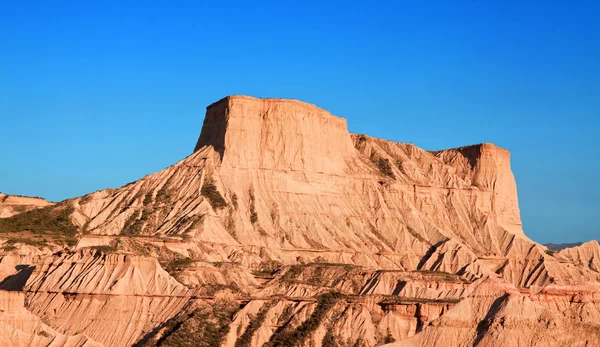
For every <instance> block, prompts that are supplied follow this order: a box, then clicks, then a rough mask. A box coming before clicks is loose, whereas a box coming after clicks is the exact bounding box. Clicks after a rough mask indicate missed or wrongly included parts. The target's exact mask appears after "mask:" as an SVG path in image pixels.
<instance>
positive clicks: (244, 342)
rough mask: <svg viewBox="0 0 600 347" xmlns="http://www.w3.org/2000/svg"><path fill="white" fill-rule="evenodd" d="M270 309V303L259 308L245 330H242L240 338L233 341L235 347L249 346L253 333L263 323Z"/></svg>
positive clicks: (271, 305)
mask: <svg viewBox="0 0 600 347" xmlns="http://www.w3.org/2000/svg"><path fill="white" fill-rule="evenodd" d="M271 307H273V303H272V302H271V303H268V304H265V305H263V307H261V308H260V311H258V313H257V314H256V317H254V319H252V320H251V321H250V324H248V327H247V328H246V330H244V333H243V334H242V336H240V337H239V338H238V339H237V341H235V347H246V346H250V344H251V342H252V337H253V336H254V333H255V332H256V330H258V328H260V326H261V325H262V324H263V323H264V322H265V319H266V318H267V312H269V309H270V308H271Z"/></svg>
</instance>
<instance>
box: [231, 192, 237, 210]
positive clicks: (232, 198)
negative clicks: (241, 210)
mask: <svg viewBox="0 0 600 347" xmlns="http://www.w3.org/2000/svg"><path fill="white" fill-rule="evenodd" d="M231 204H232V205H233V208H235V209H236V210H237V209H238V198H237V194H235V193H233V195H232V196H231Z"/></svg>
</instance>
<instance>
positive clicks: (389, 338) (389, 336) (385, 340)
mask: <svg viewBox="0 0 600 347" xmlns="http://www.w3.org/2000/svg"><path fill="white" fill-rule="evenodd" d="M394 342H396V339H395V338H394V336H392V333H391V332H390V328H388V329H387V335H385V337H384V338H383V343H384V344H387V343H394Z"/></svg>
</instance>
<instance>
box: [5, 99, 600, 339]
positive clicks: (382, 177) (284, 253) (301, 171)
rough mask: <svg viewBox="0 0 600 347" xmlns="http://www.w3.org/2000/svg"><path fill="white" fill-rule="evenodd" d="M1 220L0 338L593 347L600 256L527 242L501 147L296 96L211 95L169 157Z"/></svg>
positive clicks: (11, 202) (13, 200)
mask: <svg viewBox="0 0 600 347" xmlns="http://www.w3.org/2000/svg"><path fill="white" fill-rule="evenodd" d="M192 144H193V143H192ZM192 144H191V145H192ZM115 170H118V168H115ZM0 217H2V218H0V237H1V240H2V241H1V244H0V247H1V248H2V251H1V255H0V257H1V260H0V346H86V347H87V346H116V347H119V346H231V347H239V346H267V347H271V346H307V347H308V346H376V345H390V346H515V347H529V346H539V347H542V346H544V347H545V346H600V245H599V244H598V242H596V241H591V242H588V243H584V244H581V245H579V246H576V247H571V248H565V249H562V250H559V251H555V250H550V249H548V248H547V247H546V246H543V245H540V244H538V243H536V242H534V241H532V240H531V239H529V238H528V237H527V236H526V234H525V233H524V231H523V227H522V223H521V219H520V212H519V206H518V199H517V187H516V183H515V179H514V176H513V174H512V172H511V168H510V153H509V152H508V151H507V150H504V149H502V148H499V147H497V146H495V145H493V144H489V143H486V144H478V145H472V146H466V147H461V148H453V149H447V150H441V151H436V152H429V151H425V150H423V149H420V148H418V147H416V146H414V145H412V144H410V143H396V142H391V141H387V140H382V139H377V138H372V137H369V136H367V135H359V134H351V133H349V132H348V129H347V124H346V120H345V119H343V118H339V117H336V116H333V115H331V114H330V113H328V112H327V111H325V110H322V109H320V108H318V107H316V106H314V105H311V104H307V103H303V102H300V101H296V100H282V99H257V98H252V97H246V96H231V97H226V98H224V99H222V100H219V101H217V102H215V103H214V104H212V105H210V106H208V108H207V111H206V117H205V120H204V124H203V126H202V130H201V134H200V137H199V139H198V140H197V143H196V145H195V147H194V151H193V153H192V154H191V155H190V156H188V157H187V158H185V159H183V160H181V161H180V162H178V163H176V164H175V165H173V166H170V167H168V168H166V169H164V170H162V171H159V172H157V173H154V174H151V175H148V176H146V177H143V178H141V179H140V180H138V181H135V182H132V183H129V184H127V185H125V186H123V187H121V188H117V189H105V190H100V191H96V192H93V193H90V194H87V195H85V196H82V197H77V198H73V199H69V200H65V201H62V202H59V203H56V204H52V203H49V202H46V201H45V200H43V199H35V198H25V197H14V196H9V195H0Z"/></svg>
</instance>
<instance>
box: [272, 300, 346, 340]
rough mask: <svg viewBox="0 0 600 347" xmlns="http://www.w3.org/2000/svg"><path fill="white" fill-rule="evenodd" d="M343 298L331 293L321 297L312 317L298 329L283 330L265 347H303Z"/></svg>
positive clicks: (274, 335)
mask: <svg viewBox="0 0 600 347" xmlns="http://www.w3.org/2000/svg"><path fill="white" fill-rule="evenodd" d="M342 297H343V295H342V294H340V293H338V292H329V293H327V294H323V295H321V296H319V298H318V299H317V307H315V310H314V311H313V313H312V314H311V315H310V317H309V318H308V319H307V320H305V321H304V322H302V324H300V326H299V327H297V328H296V329H283V330H281V331H279V332H278V333H277V332H276V333H275V334H273V336H271V339H270V340H269V342H267V343H266V344H265V345H264V346H267V347H279V346H282V347H284V346H303V345H304V342H305V341H306V339H307V338H309V337H310V335H311V334H313V333H314V332H315V331H316V330H317V329H318V328H319V326H320V325H321V322H322V321H323V319H324V318H325V316H326V315H327V313H328V312H329V310H330V309H331V308H333V306H335V304H336V303H337V302H338V301H339V300H340V299H341V298H342Z"/></svg>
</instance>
